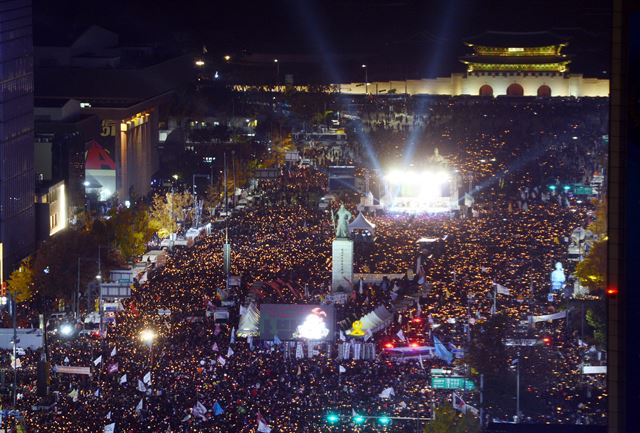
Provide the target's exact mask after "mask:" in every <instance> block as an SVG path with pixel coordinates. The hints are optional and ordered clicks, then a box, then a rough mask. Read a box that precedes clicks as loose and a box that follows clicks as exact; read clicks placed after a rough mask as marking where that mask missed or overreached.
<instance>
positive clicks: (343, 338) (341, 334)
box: [340, 329, 347, 341]
mask: <svg viewBox="0 0 640 433" xmlns="http://www.w3.org/2000/svg"><path fill="white" fill-rule="evenodd" d="M340 340H341V341H347V337H345V336H344V332H342V329H341V330H340Z"/></svg>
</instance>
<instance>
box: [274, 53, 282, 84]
mask: <svg viewBox="0 0 640 433" xmlns="http://www.w3.org/2000/svg"><path fill="white" fill-rule="evenodd" d="M273 63H275V64H276V84H280V62H278V59H273Z"/></svg>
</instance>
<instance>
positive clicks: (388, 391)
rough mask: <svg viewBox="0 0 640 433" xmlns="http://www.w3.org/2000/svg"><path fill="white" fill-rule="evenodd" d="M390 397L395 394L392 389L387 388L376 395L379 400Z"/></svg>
mask: <svg viewBox="0 0 640 433" xmlns="http://www.w3.org/2000/svg"><path fill="white" fill-rule="evenodd" d="M392 395H396V392H395V391H394V390H393V388H392V387H388V388H385V389H383V390H382V392H381V393H380V394H379V395H378V397H380V398H391V396H392Z"/></svg>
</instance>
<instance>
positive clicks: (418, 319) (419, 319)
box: [413, 317, 422, 323]
mask: <svg viewBox="0 0 640 433" xmlns="http://www.w3.org/2000/svg"><path fill="white" fill-rule="evenodd" d="M413 321H414V322H415V323H420V322H422V319H421V318H419V317H416V318H415V319H413Z"/></svg>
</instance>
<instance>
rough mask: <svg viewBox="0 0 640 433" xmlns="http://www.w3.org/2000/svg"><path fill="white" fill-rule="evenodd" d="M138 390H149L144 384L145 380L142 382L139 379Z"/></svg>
mask: <svg viewBox="0 0 640 433" xmlns="http://www.w3.org/2000/svg"><path fill="white" fill-rule="evenodd" d="M138 391H140V392H147V387H146V386H144V382H142V381H141V380H140V379H138Z"/></svg>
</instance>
